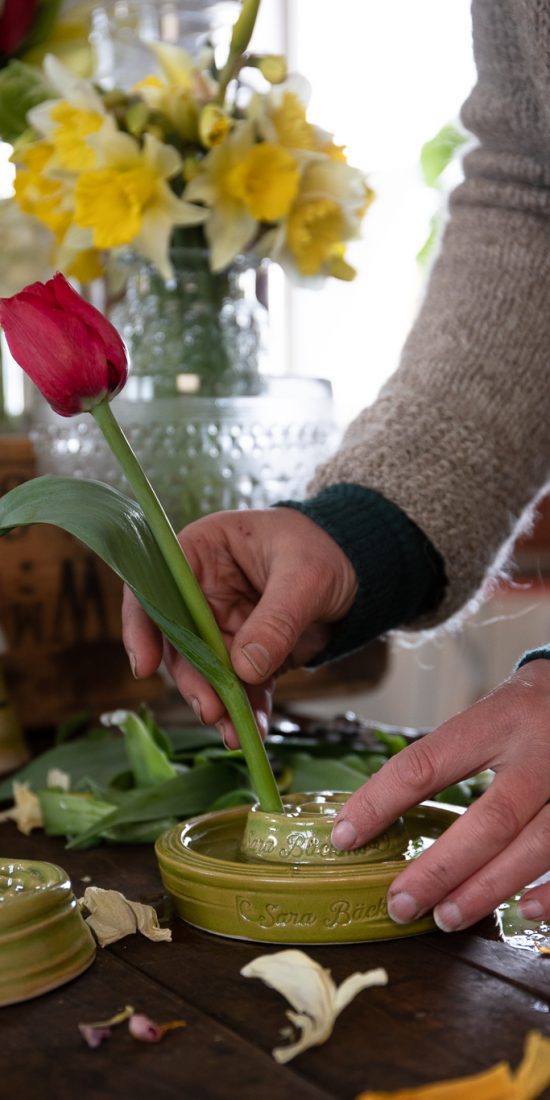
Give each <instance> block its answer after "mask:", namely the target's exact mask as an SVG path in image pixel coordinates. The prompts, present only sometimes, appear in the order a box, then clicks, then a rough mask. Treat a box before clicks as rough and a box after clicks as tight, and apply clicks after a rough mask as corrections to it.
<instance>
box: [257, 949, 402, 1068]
mask: <svg viewBox="0 0 550 1100" xmlns="http://www.w3.org/2000/svg"><path fill="white" fill-rule="evenodd" d="M241 974H242V975H243V976H244V977H245V978H261V980H262V981H263V982H265V984H266V985H269V986H271V988H272V989H276V990H277V992H278V993H282V995H283V997H286V999H287V1001H288V1002H289V1003H290V1004H291V1005H292V1008H293V1009H294V1010H295V1011H291V1010H290V1009H289V1010H288V1011H287V1013H286V1015H287V1016H288V1018H289V1020H290V1021H291V1023H292V1024H294V1026H295V1027H297V1028H301V1031H302V1034H301V1036H300V1038H299V1039H298V1040H297V1042H296V1043H292V1044H290V1045H289V1046H285V1047H276V1048H275V1050H273V1052H272V1053H273V1057H274V1058H275V1061H277V1062H289V1061H290V1059H291V1058H295V1057H296V1055H297V1054H300V1053H301V1052H302V1051H303V1050H307V1049H308V1047H313V1046H320V1045H321V1043H324V1042H326V1040H327V1039H328V1038H329V1036H330V1035H331V1034H332V1029H333V1027H334V1023H335V1021H336V1017H337V1016H339V1015H340V1013H341V1012H342V1009H344V1008H345V1007H346V1005H348V1004H349V1003H350V1001H352V1000H353V998H354V997H355V996H356V995H357V993H359V992H360V991H361V990H362V989H367V988H368V987H369V986H373V985H387V982H388V975H387V973H386V971H385V970H383V969H382V968H381V967H379V968H378V969H376V970H367V971H366V973H364V974H351V975H350V977H349V978H346V979H345V981H343V982H342V984H341V985H339V986H336V985H335V983H334V981H333V980H332V977H331V974H330V970H325V969H324V967H322V966H320V965H319V963H316V962H315V961H314V960H313V959H310V958H309V956H308V955H306V954H304V952H303V951H296V950H294V949H290V950H288V951H278V952H276V953H275V954H274V955H260V956H259V957H258V958H257V959H253V961H252V962H251V963H248V965H247V966H244V967H243V969H242V970H241Z"/></svg>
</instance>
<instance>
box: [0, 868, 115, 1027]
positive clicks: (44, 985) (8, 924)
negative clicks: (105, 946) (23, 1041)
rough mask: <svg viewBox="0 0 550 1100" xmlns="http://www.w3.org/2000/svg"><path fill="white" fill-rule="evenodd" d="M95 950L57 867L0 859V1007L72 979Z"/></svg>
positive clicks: (89, 959) (90, 934) (72, 896)
mask: <svg viewBox="0 0 550 1100" xmlns="http://www.w3.org/2000/svg"><path fill="white" fill-rule="evenodd" d="M95 951H96V948H95V941H94V938H93V936H92V933H91V932H90V929H89V928H88V925H87V924H86V922H85V921H84V919H83V917H82V915H81V913H80V911H79V908H78V905H77V902H76V899H75V897H74V895H73V892H72V889H71V883H70V881H69V879H68V877H67V875H66V873H65V871H63V870H62V869H61V867H57V866H56V865H55V864H54V863H39V862H35V861H33V860H27V859H25V860H17V861H15V860H10V859H2V858H0V1005H7V1004H15V1003H16V1002H17V1001H25V1000H27V999H29V998H30V997H37V996H38V995H39V994H40V993H47V992H48V990H50V989H55V988H56V987H57V986H59V985H63V984H64V983H65V982H68V981H70V979H71V978H76V976H77V975H78V974H81V973H82V971H83V970H86V968H87V967H88V966H90V964H91V963H92V962H93V960H94V957H95Z"/></svg>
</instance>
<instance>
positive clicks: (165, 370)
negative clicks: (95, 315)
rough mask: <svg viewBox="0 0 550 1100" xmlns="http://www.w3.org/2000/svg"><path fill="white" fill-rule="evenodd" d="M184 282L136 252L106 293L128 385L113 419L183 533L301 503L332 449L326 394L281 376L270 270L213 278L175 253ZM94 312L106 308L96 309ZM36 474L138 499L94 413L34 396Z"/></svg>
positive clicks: (253, 267) (241, 270) (244, 264)
mask: <svg viewBox="0 0 550 1100" xmlns="http://www.w3.org/2000/svg"><path fill="white" fill-rule="evenodd" d="M173 260H174V277H173V278H172V279H169V280H165V279H163V278H162V277H161V276H160V275H159V274H158V272H157V271H156V270H155V269H153V268H152V266H151V265H150V264H149V263H147V262H146V261H144V260H143V259H140V258H138V257H136V256H134V255H132V254H130V253H129V254H127V255H126V256H123V257H121V258H120V260H119V262H117V267H116V269H111V271H110V275H109V279H108V281H107V284H106V285H104V286H103V293H104V300H103V306H104V308H105V311H106V313H107V315H108V316H109V318H110V320H111V321H112V322H113V323H114V324H115V325H116V327H117V329H118V331H119V332H120V334H121V335H122V337H123V339H124V340H125V342H126V345H127V347H128V351H129V358H130V376H129V379H128V382H127V384H126V386H125V388H124V390H123V391H122V392H121V393H120V394H119V395H118V397H116V398H115V399H114V401H113V411H114V412H115V415H116V417H117V419H118V421H119V423H120V424H121V426H122V428H123V429H124V431H125V433H126V435H127V436H128V439H129V440H130V443H131V445H132V446H133V448H134V450H135V451H136V453H137V455H138V457H139V459H140V461H141V463H142V465H143V466H144V468H145V470H146V472H147V474H148V476H149V477H150V479H151V481H152V482H153V484H154V486H155V488H156V490H157V492H158V494H159V496H160V498H161V500H162V502H163V504H164V506H165V508H166V510H167V512H168V514H169V516H170V519H171V520H172V522H173V523H174V525H175V526H176V528H177V529H180V528H181V527H183V526H184V525H185V524H187V523H189V522H191V521H192V520H194V519H196V518H198V517H199V516H202V515H205V514H207V513H209V512H213V511H218V510H220V509H227V508H250V507H265V506H269V505H270V504H273V503H275V501H277V500H279V499H299V498H300V497H301V496H303V494H304V492H305V489H306V485H307V482H308V480H309V478H310V477H311V474H312V472H313V470H314V468H315V466H316V465H317V464H318V463H319V462H320V461H322V460H323V459H324V458H325V457H326V456H327V454H328V452H329V451H330V449H331V448H332V447H333V446H334V445H335V443H336V429H335V423H334V417H333V406H332V393H331V387H330V384H329V383H328V382H327V381H325V380H323V379H316V378H302V377H298V376H282V377H280V376H279V377H277V376H271V375H270V374H269V373H267V372H266V369H265V368H266V366H267V364H268V350H267V347H268V333H267V319H268V317H267V309H266V305H265V304H264V303H265V300H266V299H265V278H266V275H265V269H264V267H263V265H261V264H259V263H258V261H257V260H255V259H253V258H247V257H239V258H238V259H237V260H236V261H235V263H234V264H233V265H231V268H230V269H229V270H228V271H226V272H224V273H222V274H220V275H213V274H212V273H211V272H210V271H209V268H208V262H207V254H206V251H205V250H200V249H182V250H180V251H179V252H178V251H176V252H175V253H174V254H173ZM96 304H97V302H96ZM31 435H32V439H33V443H34V447H35V451H36V455H37V462H38V467H39V472H40V473H47V472H54V473H59V474H63V475H65V476H69V477H71V476H76V477H87V478H95V479H97V480H99V481H104V482H107V483H108V484H111V485H114V486H115V487H117V488H120V489H121V490H122V491H123V492H128V487H127V485H126V483H125V479H124V477H123V475H122V474H121V472H120V471H119V469H118V466H117V464H116V462H115V460H114V458H113V456H112V455H111V452H110V451H109V449H108V447H107V446H106V444H105V443H104V441H103V437H102V436H101V434H100V432H99V429H98V428H97V425H96V424H95V421H94V420H93V418H92V417H91V416H90V415H89V414H83V415H80V416H77V417H72V418H70V419H65V418H62V417H59V416H57V415H56V414H55V413H54V412H53V411H52V410H51V409H50V408H49V406H48V405H47V404H46V402H45V401H43V399H42V398H41V397H40V395H39V394H37V395H36V404H35V410H34V414H33V427H32V433H31Z"/></svg>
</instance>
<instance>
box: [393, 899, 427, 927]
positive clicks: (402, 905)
mask: <svg viewBox="0 0 550 1100" xmlns="http://www.w3.org/2000/svg"><path fill="white" fill-rule="evenodd" d="M418 915H419V914H418V902H417V900H416V898H413V896H412V894H405V893H404V892H401V893H400V894H394V896H393V897H392V898H388V916H389V918H390V920H392V921H393V922H394V924H408V923H409V921H411V920H414V918H415V917H417V916H418Z"/></svg>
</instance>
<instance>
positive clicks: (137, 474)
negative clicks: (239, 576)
mask: <svg viewBox="0 0 550 1100" xmlns="http://www.w3.org/2000/svg"><path fill="white" fill-rule="evenodd" d="M91 412H92V415H93V417H94V419H95V421H96V423H97V424H98V426H99V428H100V429H101V431H102V432H103V435H104V436H105V439H106V441H107V443H108V445H109V447H110V449H111V451H112V452H113V454H114V456H115V458H116V459H117V460H118V462H119V463H120V465H121V467H122V469H123V471H124V473H125V475H126V478H127V480H128V483H129V485H130V488H131V489H132V492H133V493H134V496H135V498H136V500H137V501H138V503H139V504H140V505H141V508H142V509H143V513H144V515H145V518H146V520H147V523H148V524H149V527H150V529H151V532H152V534H153V536H154V538H155V541H156V543H157V545H158V547H159V549H160V551H161V553H162V555H163V557H164V560H165V562H166V564H167V566H168V568H169V570H170V573H171V574H172V576H173V578H174V580H175V582H176V585H177V587H178V590H179V591H180V593H181V595H182V597H183V600H184V603H185V606H186V607H187V610H188V612H189V616H190V619H191V625H192V627H193V629H194V631H195V633H197V634H199V636H200V637H201V638H202V639H203V641H205V642H207V643H208V645H209V646H210V647H211V649H212V650H213V651H214V653H215V654H216V656H217V657H218V658H219V659H220V661H222V663H223V665H224V666H225V668H227V669H229V671H230V672H231V674H232V675H233V676H234V678H235V691H231V700H230V702H229V706H228V711H229V714H230V717H231V719H232V721H233V724H234V726H235V729H236V730H237V733H238V735H239V740H240V742H241V748H242V750H243V753H244V757H245V760H246V763H247V767H248V770H249V772H250V778H251V781H252V784H253V786H254V789H255V791H256V794H257V796H258V801H259V803H260V805H261V807H262V809H263V810H268V811H275V812H277V811H280V810H282V803H281V798H280V795H279V791H278V789H277V784H276V783H275V779H274V777H273V772H272V770H271V766H270V764H269V761H268V759H267V754H266V751H265V748H264V745H263V743H262V739H261V737H260V734H259V731H258V727H257V725H256V721H255V718H254V714H253V711H252V707H251V706H250V701H249V699H248V696H247V694H246V691H245V690H244V688H243V686H242V684H241V683H240V681H239V679H238V677H237V676H236V675H235V673H234V672H233V668H232V665H231V659H230V656H229V653H228V651H227V648H226V645H225V642H224V640H223V638H222V635H221V633H220V630H219V627H218V624H217V623H216V620H215V618H214V616H213V614H212V611H211V610H210V607H209V605H208V601H207V600H206V597H205V596H204V593H203V591H202V589H201V587H200V585H199V583H198V581H197V578H196V577H195V574H194V573H193V570H192V568H191V565H190V564H189V562H188V560H187V558H186V556H185V553H184V551H183V548H182V547H181V546H180V544H179V542H178V539H177V536H176V533H175V531H174V528H173V527H172V524H171V523H170V520H169V519H168V516H167V515H166V512H165V511H164V508H163V507H162V504H161V503H160V500H159V499H158V497H157V494H156V493H155V490H154V489H153V486H152V485H151V483H150V481H149V479H148V478H147V476H146V475H145V473H144V471H143V469H142V467H141V465H140V463H139V461H138V459H137V457H136V455H135V454H134V451H133V450H132V448H131V446H130V444H129V442H128V440H127V439H126V436H125V435H124V432H123V431H122V428H121V427H120V425H119V423H118V421H117V419H116V417H115V416H114V413H113V411H112V409H111V406H110V404H109V402H108V401H106V400H105V401H102V402H100V404H98V405H95V406H94V407H93V409H92V410H91Z"/></svg>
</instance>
